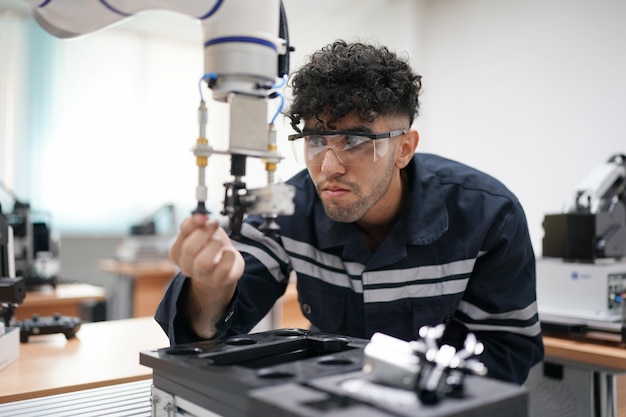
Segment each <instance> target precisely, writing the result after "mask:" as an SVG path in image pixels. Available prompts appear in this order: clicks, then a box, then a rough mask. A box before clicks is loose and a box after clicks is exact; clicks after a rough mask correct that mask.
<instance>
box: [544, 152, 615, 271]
mask: <svg viewBox="0 0 626 417" xmlns="http://www.w3.org/2000/svg"><path fill="white" fill-rule="evenodd" d="M543 226H544V230H545V235H544V239H543V255H544V256H553V257H561V258H566V259H573V260H583V261H591V260H594V259H596V258H622V257H626V155H619V154H618V155H614V156H612V157H611V158H610V159H609V160H608V161H607V162H605V163H604V164H602V165H600V166H598V167H596V168H595V169H594V170H593V171H591V172H590V173H589V175H588V176H587V177H586V178H585V179H584V180H583V181H582V182H581V183H580V184H579V186H578V188H577V189H576V192H575V195H574V196H573V199H572V201H570V202H569V204H568V205H567V206H566V207H565V210H564V212H563V213H560V214H551V215H546V216H545V217H544V223H543Z"/></svg>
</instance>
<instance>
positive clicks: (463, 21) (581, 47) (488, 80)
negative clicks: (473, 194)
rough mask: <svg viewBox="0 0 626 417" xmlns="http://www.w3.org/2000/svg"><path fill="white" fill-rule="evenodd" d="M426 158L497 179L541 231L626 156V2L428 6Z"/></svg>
mask: <svg viewBox="0 0 626 417" xmlns="http://www.w3.org/2000/svg"><path fill="white" fill-rule="evenodd" d="M425 5H426V7H425V9H424V10H423V11H424V13H425V17H424V19H423V21H425V22H426V25H427V28H426V42H425V44H426V46H427V49H426V51H422V53H424V61H423V62H422V63H421V65H417V69H418V70H419V71H421V72H422V73H423V74H424V94H423V97H422V99H423V102H424V114H423V118H422V120H421V121H419V122H418V124H421V125H422V126H424V129H423V132H422V140H421V149H422V150H423V151H424V150H427V151H430V152H435V153H439V154H442V155H444V156H448V157H451V158H455V159H458V160H461V161H464V162H466V163H468V164H471V165H474V166H475V167H478V168H480V169H482V170H484V171H486V172H488V173H491V174H493V175H495V176H496V177H498V178H500V179H501V180H502V181H503V182H504V183H505V184H506V185H508V186H509V188H510V189H511V190H512V191H513V192H515V193H516V194H517V195H518V197H519V198H520V199H521V201H522V204H523V205H524V207H525V210H526V214H527V217H528V222H529V226H530V230H531V237H532V239H533V244H534V246H535V251H536V252H537V253H540V252H541V238H542V237H543V228H542V225H541V223H542V220H543V215H544V214H547V213H554V212H560V211H561V210H562V207H563V204H564V203H565V202H566V201H569V199H570V198H571V196H572V195H573V193H574V190H575V189H576V187H577V185H578V184H579V183H580V181H581V180H582V179H583V178H584V177H585V176H586V175H587V174H588V173H589V172H590V171H591V170H592V169H593V168H594V167H595V166H597V165H599V164H601V163H603V162H605V161H606V160H607V159H608V158H609V156H610V155H612V154H614V153H626V134H625V133H626V132H625V130H626V126H625V124H624V120H625V118H624V114H623V113H624V110H625V108H626V105H625V102H624V99H625V97H626V77H624V75H625V74H626V54H625V53H624V52H625V45H624V40H625V39H626V25H624V22H625V21H626V2H623V1H621V0H601V1H591V0H549V1H547V0H525V1H516V0H471V1H470V0H466V1H463V0H430V1H427V2H425Z"/></svg>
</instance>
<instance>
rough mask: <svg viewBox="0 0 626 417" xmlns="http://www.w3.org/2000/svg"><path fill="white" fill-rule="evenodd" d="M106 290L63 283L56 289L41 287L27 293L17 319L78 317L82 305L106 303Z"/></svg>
mask: <svg viewBox="0 0 626 417" xmlns="http://www.w3.org/2000/svg"><path fill="white" fill-rule="evenodd" d="M106 297H107V294H106V290H105V289H104V288H102V287H97V286H95V285H90V284H84V283H63V284H58V285H57V286H56V288H54V287H52V286H41V287H39V288H37V289H36V290H31V291H27V292H26V297H25V298H24V301H22V303H21V304H19V305H18V306H17V308H16V309H15V318H16V319H17V320H24V319H27V318H30V317H31V316H32V315H33V314H38V315H40V316H42V317H44V316H51V315H53V314H54V313H60V314H63V315H66V316H78V315H79V314H78V312H79V309H80V306H81V305H84V304H87V303H98V302H103V301H106Z"/></svg>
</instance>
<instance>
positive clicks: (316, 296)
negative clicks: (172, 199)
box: [156, 41, 543, 383]
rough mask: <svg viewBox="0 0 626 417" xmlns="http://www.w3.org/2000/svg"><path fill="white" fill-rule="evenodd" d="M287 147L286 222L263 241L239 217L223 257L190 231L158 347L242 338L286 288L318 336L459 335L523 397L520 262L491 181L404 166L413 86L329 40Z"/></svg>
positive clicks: (413, 157) (537, 357)
mask: <svg viewBox="0 0 626 417" xmlns="http://www.w3.org/2000/svg"><path fill="white" fill-rule="evenodd" d="M292 87H293V103H292V106H291V108H290V110H289V112H288V114H287V116H288V117H289V118H290V119H291V124H292V126H293V127H294V129H295V130H296V131H298V132H299V133H298V134H295V135H292V136H291V137H290V138H289V139H290V140H291V142H292V143H293V145H294V148H295V149H296V153H297V154H298V155H299V156H300V157H301V158H302V161H303V162H304V163H305V164H306V167H307V169H306V170H304V171H302V172H300V173H299V174H297V175H295V176H294V177H293V178H292V179H291V180H290V181H288V182H289V183H290V184H293V185H294V186H295V188H296V197H295V204H296V208H295V214H294V215H293V216H285V217H281V218H279V219H278V223H279V225H280V237H279V238H271V237H268V236H265V235H264V234H263V233H261V232H259V231H258V230H257V229H256V227H257V226H259V224H260V223H261V219H260V218H257V217H254V216H250V217H248V219H247V220H246V223H245V224H244V225H243V228H242V237H241V238H240V239H238V242H233V241H231V240H230V239H229V237H228V236H227V234H226V232H225V231H224V230H223V229H221V228H220V227H219V226H218V224H217V222H216V221H215V220H208V219H206V218H203V217H202V216H195V217H190V218H188V219H187V220H185V221H184V222H183V223H182V225H181V230H180V235H179V236H178V238H177V240H176V241H175V243H174V244H173V246H172V248H171V251H170V258H171V260H172V261H173V262H174V263H175V264H176V265H178V266H179V267H180V270H181V273H180V274H178V275H177V276H176V277H175V279H174V281H173V283H172V285H171V286H170V288H169V289H168V291H167V294H166V296H165V298H164V299H163V301H162V303H161V305H160V306H159V308H158V310H157V313H156V319H157V321H158V322H159V323H160V324H161V326H162V327H163V329H164V330H165V331H166V332H167V334H168V335H169V338H170V341H171V343H172V344H178V343H185V342H191V341H195V340H199V339H208V338H213V337H218V338H221V337H227V336H231V335H235V334H241V333H246V332H248V331H250V330H251V329H252V327H253V326H254V325H255V324H256V323H257V322H258V321H259V320H261V319H262V318H263V317H264V316H265V314H266V313H267V312H268V311H269V310H270V309H271V308H272V306H273V305H274V303H275V302H276V300H277V299H278V298H279V297H280V296H281V295H282V294H283V293H284V291H285V288H286V286H287V283H288V280H289V275H290V273H291V272H292V271H295V273H296V274H297V286H298V298H299V302H300V307H301V310H302V312H303V314H304V316H305V317H306V318H307V319H308V320H309V321H310V322H311V323H312V325H313V326H314V327H315V328H317V329H319V330H321V331H324V332H328V333H334V334H342V335H347V336H354V337H361V338H369V337H371V336H372V334H373V333H374V332H382V333H386V334H388V335H391V336H394V337H398V338H402V339H405V340H415V339H417V338H418V330H419V328H420V327H422V326H424V325H430V326H434V325H437V324H439V323H445V322H449V321H450V320H452V319H454V321H455V322H457V323H458V322H460V323H462V324H464V325H465V326H466V327H467V328H468V329H469V330H470V331H472V332H473V333H475V334H476V336H477V337H478V338H479V339H480V340H481V341H482V342H483V344H484V345H485V352H484V353H483V354H482V355H481V357H480V359H481V360H482V361H483V362H484V363H485V365H486V366H487V367H488V369H489V375H490V376H492V377H494V378H499V379H503V380H508V381H513V382H516V383H523V382H524V380H525V379H526V377H527V374H528V371H529V369H530V368H531V367H532V366H533V365H534V364H536V363H537V362H539V361H541V359H542V358H543V345H542V339H541V333H540V326H539V321H538V315H537V306H536V294H535V259H534V253H533V249H532V246H531V243H530V239H529V235H528V228H527V223H526V218H525V215H524V212H523V210H522V207H521V206H520V203H519V201H518V200H517V199H516V198H515V196H514V195H513V194H512V193H511V192H510V191H509V190H507V189H506V188H505V187H504V186H503V185H502V184H501V183H500V182H498V181H497V180H495V179H494V178H492V177H490V176H487V175H486V174H484V173H481V172H479V171H477V170H475V169H472V168H470V167H467V166H465V165H462V164H459V163H457V162H453V161H450V160H447V159H444V158H441V157H437V156H434V155H427V154H416V153H415V149H416V147H417V144H418V139H419V137H418V133H417V131H415V130H411V128H410V126H411V125H412V123H413V120H414V118H415V117H416V116H417V113H418V108H419V104H418V95H419V90H420V88H421V78H420V76H419V75H416V74H414V73H413V72H412V71H411V68H410V66H409V64H408V63H407V62H406V61H404V60H402V59H400V58H398V56H396V54H394V53H393V52H391V51H389V50H388V49H387V48H385V47H377V46H373V45H365V44H361V43H353V44H348V43H346V42H344V41H336V42H334V43H333V44H331V45H328V46H326V47H324V48H323V49H321V50H320V51H318V52H316V53H315V54H313V55H312V56H311V58H310V61H309V62H308V63H307V64H305V65H304V66H303V67H302V68H301V69H300V70H299V71H297V72H296V73H295V75H294V76H293V79H292Z"/></svg>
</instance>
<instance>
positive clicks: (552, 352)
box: [543, 334, 626, 373]
mask: <svg viewBox="0 0 626 417" xmlns="http://www.w3.org/2000/svg"><path fill="white" fill-rule="evenodd" d="M543 343H544V347H545V354H546V357H548V358H550V357H551V358H555V359H562V360H569V361H573V362H578V363H582V364H586V365H590V366H594V367H600V368H605V369H608V370H613V371H614V372H615V373H626V343H622V342H619V341H612V340H601V339H589V338H587V339H585V338H568V337H562V336H553V335H546V334H544V336H543Z"/></svg>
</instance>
